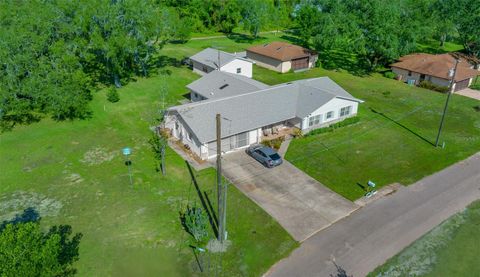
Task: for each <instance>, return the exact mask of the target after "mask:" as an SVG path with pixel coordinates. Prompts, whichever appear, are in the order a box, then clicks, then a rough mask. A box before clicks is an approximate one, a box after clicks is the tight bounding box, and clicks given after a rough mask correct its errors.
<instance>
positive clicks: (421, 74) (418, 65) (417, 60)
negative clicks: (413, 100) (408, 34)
mask: <svg viewBox="0 0 480 277" xmlns="http://www.w3.org/2000/svg"><path fill="white" fill-rule="evenodd" d="M390 67H391V68H392V71H393V72H394V73H395V74H396V75H397V78H398V79H399V80H402V81H405V82H407V83H412V84H416V85H418V84H420V83H421V82H422V81H428V82H431V83H433V84H435V85H437V86H442V87H450V83H451V77H450V75H449V74H450V72H451V71H452V70H453V69H454V68H455V58H454V57H452V55H450V54H441V55H431V54H423V53H420V54H412V55H407V56H403V57H401V58H400V59H399V61H398V62H396V63H394V64H392V65H390ZM478 75H480V72H479V71H478V70H475V69H474V65H472V64H470V63H469V62H468V60H466V59H464V58H460V62H459V64H458V67H457V72H456V74H455V80H454V84H453V91H459V90H462V89H465V88H468V87H469V86H470V85H471V84H472V83H473V80H474V78H475V77H476V76H478Z"/></svg>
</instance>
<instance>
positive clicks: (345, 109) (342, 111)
mask: <svg viewBox="0 0 480 277" xmlns="http://www.w3.org/2000/svg"><path fill="white" fill-rule="evenodd" d="M351 108H352V106H348V107H343V108H341V109H340V117H342V116H347V115H349V114H350V110H351Z"/></svg>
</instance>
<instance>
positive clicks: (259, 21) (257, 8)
mask: <svg viewBox="0 0 480 277" xmlns="http://www.w3.org/2000/svg"><path fill="white" fill-rule="evenodd" d="M241 3H242V13H241V14H242V24H243V27H244V29H245V30H247V31H249V32H250V33H251V34H252V35H253V36H254V37H257V36H258V33H259V32H260V30H261V29H262V28H264V27H265V26H267V24H268V22H269V19H270V14H271V13H270V12H271V8H272V5H271V3H270V2H267V1H264V0H244V1H242V2H241Z"/></svg>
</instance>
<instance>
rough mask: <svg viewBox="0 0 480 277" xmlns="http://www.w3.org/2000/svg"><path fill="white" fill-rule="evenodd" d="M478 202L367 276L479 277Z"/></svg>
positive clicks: (479, 203) (479, 208)
mask: <svg viewBox="0 0 480 277" xmlns="http://www.w3.org/2000/svg"><path fill="white" fill-rule="evenodd" d="M479 225H480V201H476V202H474V203H473V204H471V205H470V206H469V207H468V208H467V209H466V210H465V211H463V212H461V213H458V214H456V215H454V216H452V217H450V218H449V219H447V220H446V221H445V222H443V223H442V224H440V225H439V226H437V227H435V228H434V229H433V230H432V231H430V232H429V233H427V234H426V235H424V236H423V237H421V238H420V239H418V240H417V241H415V242H414V243H412V244H411V245H410V246H408V247H407V248H405V249H404V250H403V251H402V252H400V253H399V254H397V255H396V256H394V257H393V258H391V259H390V260H388V261H387V262H386V263H385V264H384V265H382V266H380V267H378V268H377V269H375V270H374V271H373V272H372V273H370V274H369V275H368V276H370V277H373V276H378V277H388V276H425V277H427V276H428V277H450V276H455V277H462V276H465V277H467V276H478V273H479V272H480V263H479V262H478V257H479V255H480V248H479V247H478V246H479V245H480V236H479V235H478V226H479Z"/></svg>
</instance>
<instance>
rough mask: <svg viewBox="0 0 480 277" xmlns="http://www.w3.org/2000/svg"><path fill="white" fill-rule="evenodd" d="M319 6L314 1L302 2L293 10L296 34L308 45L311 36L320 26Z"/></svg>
mask: <svg viewBox="0 0 480 277" xmlns="http://www.w3.org/2000/svg"><path fill="white" fill-rule="evenodd" d="M321 17H322V14H321V7H320V6H318V5H316V4H314V3H310V2H308V3H304V4H303V5H300V6H299V7H298V8H297V10H296V11H295V22H296V23H297V24H298V35H299V37H300V38H301V39H302V40H303V42H304V44H305V45H308V44H309V42H310V39H311V38H312V36H313V35H314V34H315V33H316V32H317V29H318V28H321V25H320V20H321Z"/></svg>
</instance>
